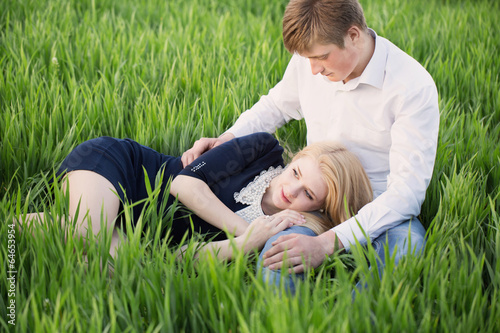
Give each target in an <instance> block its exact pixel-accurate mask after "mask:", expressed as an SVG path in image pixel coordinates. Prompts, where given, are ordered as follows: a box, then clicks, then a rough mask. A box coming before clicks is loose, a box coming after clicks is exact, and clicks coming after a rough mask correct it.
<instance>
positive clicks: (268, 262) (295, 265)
mask: <svg viewBox="0 0 500 333" xmlns="http://www.w3.org/2000/svg"><path fill="white" fill-rule="evenodd" d="M336 242H337V244H338V246H339V247H338V248H343V247H344V246H343V245H342V243H341V242H340V240H339V239H338V238H337V237H336V235H335V232H334V231H333V230H329V231H327V232H325V233H323V234H321V235H319V236H317V237H312V236H306V235H299V234H290V235H285V236H281V237H279V238H278V239H277V240H276V241H274V242H273V247H272V248H270V249H269V250H268V251H267V252H266V253H265V254H264V266H265V267H269V269H273V270H274V269H281V268H282V267H290V270H289V271H290V273H291V272H292V271H293V272H295V273H302V272H304V270H305V269H306V267H307V268H311V267H312V268H316V267H318V266H319V265H321V263H322V262H323V260H325V258H326V256H327V255H332V254H333V252H334V250H335V243H336ZM285 252H286V254H285ZM285 256H286V262H283V258H284V257H285ZM304 264H305V265H306V266H304Z"/></svg>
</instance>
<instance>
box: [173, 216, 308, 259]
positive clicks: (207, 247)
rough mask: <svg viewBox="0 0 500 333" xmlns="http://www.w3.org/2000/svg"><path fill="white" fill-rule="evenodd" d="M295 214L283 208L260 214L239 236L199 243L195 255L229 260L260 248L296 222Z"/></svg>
mask: <svg viewBox="0 0 500 333" xmlns="http://www.w3.org/2000/svg"><path fill="white" fill-rule="evenodd" d="M297 215H299V216H301V215H300V214H299V213H297V212H295V211H292V210H284V211H282V212H279V213H277V214H274V215H271V216H261V217H259V218H257V219H255V220H254V221H253V222H252V223H250V224H249V225H248V227H247V229H246V230H245V232H244V233H243V234H242V235H241V236H238V237H235V238H232V239H225V240H222V241H217V242H210V243H203V244H201V246H200V248H199V249H198V251H197V252H196V257H197V258H199V257H200V256H201V257H203V256H207V255H215V256H216V257H217V258H218V259H220V260H231V259H232V258H234V256H235V254H236V253H237V252H238V251H243V252H244V253H249V252H251V251H253V250H260V249H262V247H264V244H265V243H266V241H267V240H268V239H269V238H271V237H272V236H274V235H275V234H277V233H278V232H280V231H283V230H285V229H286V228H288V227H290V226H291V225H293V224H296V223H297ZM184 250H185V248H182V249H181V250H180V251H181V252H183V251H184ZM180 256H182V253H181V255H180Z"/></svg>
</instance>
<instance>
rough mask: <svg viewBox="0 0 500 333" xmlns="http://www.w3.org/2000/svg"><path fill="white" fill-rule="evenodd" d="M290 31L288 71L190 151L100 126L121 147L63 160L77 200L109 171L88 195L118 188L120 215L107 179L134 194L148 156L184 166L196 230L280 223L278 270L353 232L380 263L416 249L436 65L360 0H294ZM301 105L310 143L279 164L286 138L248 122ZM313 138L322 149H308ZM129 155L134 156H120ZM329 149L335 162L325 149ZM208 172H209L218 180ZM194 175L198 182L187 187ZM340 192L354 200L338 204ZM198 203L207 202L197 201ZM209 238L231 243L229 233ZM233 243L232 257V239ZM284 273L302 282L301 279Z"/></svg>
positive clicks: (107, 194)
mask: <svg viewBox="0 0 500 333" xmlns="http://www.w3.org/2000/svg"><path fill="white" fill-rule="evenodd" d="M283 40H284V44H285V47H286V48H287V49H288V50H289V51H290V52H291V53H292V54H293V56H292V59H291V60H290V63H289V65H288V67H287V69H286V71H285V74H284V76H283V79H282V80H281V81H280V82H279V83H278V84H277V85H276V86H275V87H274V88H272V89H271V90H270V91H269V93H268V95H266V96H263V97H262V98H261V99H260V101H258V102H257V103H256V104H255V105H254V106H253V107H252V108H251V109H249V110H247V111H246V112H244V113H243V114H242V115H241V116H240V117H239V119H238V120H237V121H236V123H235V124H234V126H232V127H231V128H230V129H229V130H227V132H225V133H224V134H222V135H221V136H220V137H219V138H203V139H200V140H198V141H197V142H196V143H195V144H194V146H193V148H191V149H190V150H188V151H187V152H185V153H184V155H183V156H182V158H181V159H175V158H167V157H164V156H163V155H159V154H158V153H156V152H152V151H150V150H148V149H147V148H145V147H139V146H138V145H137V144H135V143H133V142H130V141H116V140H112V139H98V140H97V141H96V142H95V143H90V145H92V146H93V145H94V144H96V146H97V147H101V146H102V145H104V147H111V146H112V147H120V148H113V149H111V150H112V152H110V151H109V149H107V148H96V149H95V150H96V151H98V153H96V154H97V155H100V157H99V161H102V163H105V164H107V165H108V166H106V167H105V168H103V169H102V170H101V169H99V168H98V167H97V166H95V167H94V169H93V171H92V170H91V171H89V170H88V169H86V170H79V171H71V170H77V169H79V168H80V167H76V168H73V167H72V165H71V163H66V162H65V164H63V167H62V168H63V169H65V168H66V169H67V170H68V171H71V172H68V173H67V176H66V178H65V179H66V180H67V181H68V183H69V185H70V191H73V189H75V190H78V192H77V193H76V195H73V196H74V197H75V200H76V201H78V199H79V198H80V196H82V195H83V196H82V198H85V196H87V197H88V198H89V199H94V198H95V195H94V194H87V193H86V192H85V191H82V190H79V189H80V188H81V189H86V188H88V186H87V185H88V184H91V183H96V184H97V183H99V184H100V186H101V189H100V190H98V191H97V192H98V194H99V195H101V196H103V197H101V198H100V199H99V200H87V202H89V203H88V206H87V208H88V209H89V210H90V211H96V212H100V207H101V205H102V202H103V200H105V202H106V203H108V202H109V203H110V204H109V205H108V204H106V205H105V208H106V210H107V214H106V216H107V217H108V221H110V222H108V223H111V224H113V219H114V217H115V216H116V215H117V212H118V211H119V206H120V204H119V200H117V198H116V197H115V196H114V195H113V194H112V191H110V190H109V189H110V188H115V190H116V191H117V192H118V193H120V191H119V188H120V186H119V185H118V184H121V185H122V186H123V187H124V188H125V190H126V195H127V198H128V199H129V200H130V199H132V200H136V199H137V200H138V199H140V198H135V196H136V193H140V191H138V190H137V188H140V187H141V186H143V185H142V184H141V183H140V182H141V175H142V173H141V171H140V169H141V168H142V166H141V164H140V163H145V164H147V165H148V166H145V168H146V169H147V168H148V167H150V168H151V169H149V170H152V171H151V172H150V171H149V170H148V175H150V176H151V175H154V174H155V172H154V171H155V170H156V171H157V170H159V169H160V168H165V170H168V171H167V174H170V175H177V174H178V176H177V177H175V178H174V181H173V183H172V187H171V194H172V195H179V199H180V200H181V201H183V202H184V203H185V204H186V206H188V207H190V208H191V209H193V211H194V213H195V214H196V216H197V218H196V226H197V228H198V229H197V230H199V231H200V232H213V231H214V230H216V231H217V230H227V231H229V232H232V233H234V234H235V235H237V236H238V237H240V236H241V238H239V239H240V240H245V239H249V240H252V242H253V241H254V239H253V238H252V237H255V238H259V242H256V243H259V244H257V245H258V246H257V245H255V244H250V245H251V246H250V245H249V248H250V247H259V246H261V245H262V244H261V242H263V240H264V239H265V238H266V237H268V236H270V235H273V234H274V236H273V237H272V238H271V239H270V240H269V241H268V242H267V243H266V244H265V246H264V249H263V251H262V252H261V258H260V264H261V265H262V266H263V267H264V270H265V273H266V274H265V276H266V278H268V279H269V281H271V283H274V282H277V281H279V280H280V269H281V267H284V266H283V265H288V266H287V267H292V270H293V272H295V273H302V272H303V271H304V269H305V268H306V267H317V266H318V265H320V264H321V263H322V262H323V260H324V259H325V257H326V256H327V255H331V254H332V253H333V252H334V248H335V245H336V244H339V245H340V246H341V247H343V248H344V249H345V250H346V251H349V249H350V247H351V245H352V244H355V242H356V240H357V241H359V242H360V243H361V244H366V243H367V242H372V244H373V245H374V248H375V250H376V251H377V253H378V255H379V259H380V260H379V262H378V265H379V272H382V270H383V267H384V259H385V257H386V256H385V254H384V249H385V248H387V250H388V251H389V255H391V256H392V255H393V254H395V258H396V259H395V260H396V263H397V262H398V261H399V259H400V258H401V257H402V256H404V255H406V254H408V253H411V252H416V253H419V252H420V251H421V249H422V248H423V246H424V244H425V238H424V236H425V229H424V228H423V226H422V224H421V223H420V221H419V220H418V219H417V218H416V217H417V216H418V215H419V213H420V207H421V205H422V202H423V201H424V198H425V192H426V190H427V187H428V185H429V182H430V179H431V177H432V171H433V167H434V160H435V154H436V148H437V136H438V130H439V109H438V95H437V89H436V86H435V83H434V81H433V79H432V77H431V76H430V75H429V73H427V71H426V70H425V69H424V68H423V67H422V66H421V65H420V64H419V63H418V62H417V61H416V60H414V59H413V58H411V57H410V56H409V55H407V54H406V53H404V52H403V51H401V50H400V49H399V48H398V47H397V46H395V45H394V44H392V43H391V42H390V41H388V40H387V39H385V38H383V37H380V36H378V35H377V34H376V33H375V31H373V30H372V29H369V28H368V27H367V24H366V22H365V18H364V13H363V10H362V8H361V5H360V4H359V3H358V1H357V0H291V1H290V3H289V4H288V6H287V8H286V10H285V14H284V18H283ZM292 119H305V122H306V126H307V141H308V144H309V145H310V148H308V149H306V153H305V155H299V157H297V158H296V159H295V160H294V161H293V162H292V164H291V165H290V166H288V168H286V169H285V170H284V171H281V169H280V168H279V166H280V163H282V161H281V157H279V158H278V157H277V156H281V149H280V148H278V146H277V143H276V142H275V141H274V145H276V147H275V148H276V151H275V152H272V151H273V149H269V148H264V146H267V144H264V143H263V142H267V143H269V144H271V143H270V142H273V139H272V138H271V137H270V136H268V135H264V134H255V135H250V136H247V135H249V134H252V133H258V132H267V133H272V132H274V131H275V129H276V128H278V127H281V126H282V125H284V124H285V123H287V122H288V121H290V120H292ZM234 138H236V139H234ZM324 140H331V141H335V142H340V143H341V144H342V145H343V146H344V147H346V148H347V149H348V150H349V152H346V151H345V150H344V149H345V148H340V147H338V146H336V147H331V146H329V144H327V145H326V146H321V147H323V148H317V146H316V145H317V142H320V141H324ZM252 141H256V142H258V143H257V144H256V146H257V148H256V147H253V148H249V147H250V146H251V143H250V142H252ZM97 143H99V145H97ZM242 145H243V146H242ZM248 145H249V146H248ZM271 145H273V144H271ZM254 146H255V144H254ZM214 147H215V148H214ZM212 148H213V149H212ZM317 149H318V153H315V154H312V153H311V152H309V151H316V150H317ZM77 150H78V148H77ZM82 150H84V151H85V152H87V151H88V150H87V149H86V148H85V149H83V148H82ZM207 150H208V152H206V153H205V154H203V155H202V153H204V152H205V151H207ZM226 150H228V151H230V152H229V153H228V152H226ZM262 151H264V152H262ZM334 151H335V152H334ZM337 151H343V152H345V157H342V158H340V157H338V156H337V155H336V154H337V153H336V152H337ZM218 152H220V155H219V153H218ZM258 152H260V154H259V153H258ZM209 153H210V154H209ZM137 154H138V155H139V156H140V157H141V158H139V159H138V158H137V157H136V156H137ZM226 154H227V155H226ZM200 155H201V156H200ZM352 155H354V156H356V157H357V158H358V159H359V161H360V162H361V165H362V166H363V168H364V170H363V169H361V168H360V167H359V168H358V167H357V165H358V161H357V160H356V159H355V158H354V157H353V156H352ZM130 156H133V157H130ZM151 156H152V157H151ZM213 156H215V157H213ZM225 156H228V158H224V157H225ZM273 156H274V157H273ZM300 156H303V157H300ZM333 156H337V157H333ZM70 158H71V155H70V156H69V157H68V159H70ZM93 159H94V158H89V161H88V162H89V163H92V160H93ZM126 159H130V161H128V163H129V164H132V165H134V167H135V169H134V168H132V169H130V168H129V167H128V166H127V167H124V166H122V165H123V164H122V163H123V161H122V160H126ZM211 159H214V161H212V162H210V160H211ZM332 159H333V160H335V162H334V163H333V162H327V161H330V160H332ZM99 161H97V162H95V163H96V164H99V163H98V162H99ZM117 161H119V162H117ZM181 163H182V166H184V167H185V168H182V166H181ZM151 165H152V166H151ZM108 168H111V169H112V170H115V171H108ZM130 170H135V171H134V172H131V171H130ZM170 170H173V171H170ZM181 170H182V171H181ZM262 172H263V173H262ZM280 172H282V173H281V174H280V175H279V176H276V175H277V174H278V173H280ZM365 172H366V174H367V175H368V178H369V181H370V183H371V187H372V188H371V190H370V188H369V186H368V184H366V181H365V179H366V175H365ZM261 173H262V174H261ZM116 175H119V177H115V176H116ZM256 176H258V177H257V178H255V177H256ZM142 178H143V177H142ZM221 181H222V183H219V182H221ZM201 183H204V184H205V185H206V186H208V187H209V188H210V186H212V188H211V190H210V191H208V190H207V189H206V187H205V186H202V185H199V184H201ZM268 183H269V184H268ZM268 185H269V186H268ZM184 188H187V189H188V191H190V192H189V193H187V194H185V193H181V192H182V190H183V189H184ZM106 189H108V190H107V191H106ZM367 192H368V193H367ZM371 194H373V200H370V199H371V198H372V197H371ZM71 195H72V192H70V196H71ZM344 198H345V200H346V202H347V204H348V211H344V210H343V204H340V203H343V201H344ZM165 200H168V199H165ZM193 203H197V204H200V203H203V204H204V205H201V207H194V206H192V204H193ZM92 205H96V206H92ZM211 208H216V209H213V210H212V209H211ZM95 209H97V210H95ZM298 211H302V212H311V211H312V212H314V214H313V215H311V216H312V217H313V218H315V222H307V224H302V225H301V222H303V220H302V216H301V214H299V213H298ZM214 212H215V213H214ZM96 214H97V213H96ZM91 215H92V214H91ZM268 215H269V216H271V217H272V218H266V216H268ZM302 215H304V214H302ZM98 216H100V215H98ZM98 216H97V217H96V219H95V220H97V221H99V217H98ZM198 218H199V219H198ZM92 221H93V222H92V223H96V222H94V219H92ZM249 222H251V224H250V225H248V223H249ZM341 222H342V223H341ZM84 224H85V223H83V224H82V227H83V228H85V225H84ZM291 224H293V226H292V227H290V228H289V226H290V225H291ZM304 226H305V227H304ZM308 226H309V228H308ZM313 226H314V230H312V229H313ZM175 227H177V226H175ZM287 228H288V229H287ZM258 230H265V232H263V233H264V234H265V235H264V236H263V237H262V238H260V236H259V237H257V236H255V235H256V232H257V231H258ZM183 231H185V230H183V229H182V228H181V231H180V232H181V233H183ZM259 232H260V231H259ZM252 234H253V235H254V236H252ZM175 235H176V232H174V237H175ZM316 235H317V236H316ZM365 235H366V236H368V237H365ZM225 242H227V241H225ZM247 243H250V242H249V241H247ZM212 244H214V245H212V246H213V247H216V248H218V249H221V251H220V252H219V253H222V254H224V251H222V250H223V249H224V246H226V245H227V244H226V243H224V241H223V242H221V243H217V244H218V245H215V244H216V243H212ZM224 244H226V245H224ZM226 247H227V246H226ZM228 251H229V253H226V254H227V257H230V255H231V254H230V247H229V248H228ZM285 252H286V262H284V258H285ZM285 283H287V286H288V287H289V288H290V289H292V290H293V287H294V283H293V280H292V279H288V280H287V281H285Z"/></svg>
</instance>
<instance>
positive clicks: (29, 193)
mask: <svg viewBox="0 0 500 333" xmlns="http://www.w3.org/2000/svg"><path fill="white" fill-rule="evenodd" d="M286 2H287V1H286V0H280V1H263V0H252V1H250V0H239V1H234V0H231V1H229V0H224V1H213V0H189V1H188V0H186V1H155V0H153V1H149V0H148V1H145V0H138V1H137V0H136V1H130V0H122V1H115V0H102V1H95V0H84V1H79V0H73V1H61V0H54V1H29V0H18V1H9V0H0V8H2V10H1V12H0V68H1V70H0V110H1V113H0V133H1V137H0V220H1V221H2V222H3V221H5V223H2V224H1V225H0V235H1V239H0V242H1V246H0V249H1V250H0V253H1V258H2V260H1V262H2V263H4V264H3V265H2V266H1V268H0V330H10V331H20V332H25V331H34V332H53V331H109V332H118V331H148V332H157V331H233V332H235V331H242V332H268V331H339V332H344V331H369V332H370V331H391V332H392V331H394V332H400V331H426V332H427V331H453V332H470V331H485V332H498V331H499V330H500V321H499V320H498V318H500V301H499V299H500V260H499V259H498V258H499V257H500V217H499V215H500V214H499V212H500V200H499V199H500V198H499V196H500V194H499V193H500V191H499V183H500V170H499V164H500V150H499V149H500V148H499V147H500V142H499V141H500V139H499V138H500V126H499V123H500V94H499V93H498V92H499V91H500V79H499V73H500V58H499V57H498V56H497V54H498V52H499V51H500V50H499V47H500V42H499V39H498V36H497V31H498V29H499V28H500V26H499V24H498V19H497V16H498V15H497V14H498V13H499V9H500V5H499V4H498V2H497V1H486V0H483V1H472V0H468V1H466V0H463V1H460V0H456V1H452V0H449V1H445V0H427V1H424V2H418V1H411V2H410V1H409V2H401V1H396V0H389V1H382V0H362V4H363V7H364V9H365V14H366V16H367V21H368V23H369V25H370V27H372V28H374V29H375V30H376V31H377V33H378V34H379V35H381V36H384V37H387V38H389V39H390V40H392V41H393V42H394V43H395V44H397V45H399V46H400V47H401V48H402V49H403V50H405V51H406V52H408V53H409V54H411V55H412V56H413V57H415V58H416V59H417V60H418V61H419V62H421V63H422V64H423V65H424V66H425V67H426V68H427V69H428V71H429V72H430V73H431V75H432V76H433V77H434V79H435V81H436V83H437V85H438V90H439V93H440V108H441V128H440V138H439V147H438V152H437V159H436V166H435V173H434V177H433V179H432V182H431V184H430V187H429V189H428V192H427V198H426V201H425V202H424V205H423V207H422V214H421V216H420V219H421V220H422V221H423V222H424V225H425V226H426V227H427V228H428V244H427V247H426V251H425V254H424V255H423V257H420V258H413V257H411V256H409V257H408V258H405V259H404V260H403V261H402V262H401V263H400V264H399V265H398V266H397V267H393V265H392V263H391V260H389V266H388V268H387V270H386V273H385V274H384V275H383V276H382V278H379V277H378V275H377V274H370V272H369V263H368V262H367V260H366V258H369V260H372V261H373V260H374V259H373V255H374V252H373V249H371V247H370V246H368V248H366V249H365V248H361V247H357V248H355V249H353V251H352V252H351V253H349V254H345V253H339V254H338V255H336V256H334V257H332V258H330V259H329V260H328V261H327V262H325V263H324V265H322V266H321V267H320V268H318V269H317V270H315V271H314V272H312V273H311V276H310V277H309V278H308V279H306V280H305V281H304V283H301V284H300V285H299V287H298V292H297V295H296V296H295V297H289V296H288V295H286V294H285V293H283V291H281V293H280V291H276V290H272V289H270V288H269V287H268V286H266V285H265V284H263V283H262V282H261V280H260V276H259V273H256V272H255V259H254V257H252V256H243V255H239V256H237V258H236V259H235V260H234V261H233V262H231V263H221V262H216V261H210V260H207V261H204V262H200V263H198V264H197V265H195V264H194V259H193V256H192V253H191V252H190V253H191V255H188V256H187V259H186V261H185V262H182V263H181V262H177V261H176V260H175V254H174V253H173V250H172V248H171V247H169V246H168V243H167V242H166V241H165V239H162V238H160V237H159V233H158V229H157V228H154V227H153V228H151V229H146V230H147V231H146V232H145V233H144V234H141V233H140V232H139V231H135V232H134V233H132V232H130V233H129V235H128V239H127V241H126V242H125V243H124V245H123V246H122V247H121V249H120V253H119V255H118V257H117V259H116V260H115V261H111V262H112V268H113V270H114V272H113V273H112V274H111V272H110V269H111V268H109V267H107V266H106V265H104V266H103V267H101V263H102V262H105V261H106V260H108V259H109V258H108V255H107V247H109V235H103V237H99V238H96V239H95V240H94V241H90V242H88V243H87V245H86V246H85V247H83V244H82V242H81V241H80V240H79V239H77V238H73V237H71V236H67V235H68V234H71V228H72V227H71V226H65V227H62V226H61V224H60V221H59V220H58V219H57V218H53V219H51V218H50V217H49V218H47V220H46V221H45V223H44V226H43V227H39V228H33V229H30V230H25V231H24V232H16V238H15V240H16V256H15V265H16V270H17V274H16V284H15V286H16V296H15V301H16V325H15V326H12V325H10V324H9V323H8V321H9V317H7V313H8V306H9V302H10V300H11V299H12V297H9V296H8V290H9V288H10V284H9V283H8V281H7V278H8V277H9V273H8V272H9V270H10V269H9V268H8V267H7V265H6V263H7V261H6V260H7V259H8V250H7V244H8V243H7V242H8V236H7V235H8V232H9V224H10V223H11V221H12V219H13V218H14V216H17V215H19V214H20V213H22V212H34V211H46V212H50V213H51V214H50V216H61V215H63V214H64V212H65V210H66V209H67V208H66V205H65V203H66V198H65V196H64V193H62V192H61V191H60V189H58V188H57V185H56V186H55V187H54V185H49V181H50V179H51V177H52V175H53V172H54V170H55V169H56V168H57V166H58V164H59V163H60V162H61V161H62V159H63V158H64V157H65V156H66V155H67V154H68V153H69V152H70V151H71V149H72V148H74V147H75V146H76V145H77V144H79V143H81V142H83V141H85V140H87V139H90V138H94V137H97V136H102V135H108V136H114V137H120V138H125V137H129V138H132V139H134V140H137V141H138V142H140V143H142V144H145V145H148V146H151V147H153V148H154V149H156V150H158V151H161V152H164V153H168V154H172V155H178V154H181V153H182V152H183V151H184V150H185V149H187V148H189V147H190V146H191V145H192V143H193V142H194V141H195V140H196V139H197V138H199V137H201V136H216V135H219V134H221V133H222V132H223V131H224V130H225V129H227V128H228V127H229V126H230V125H231V124H232V123H233V122H234V121H235V119H236V118H237V117H238V115H239V114H240V113H241V112H243V111H244V110H245V109H247V108H248V107H250V106H251V105H252V104H253V103H255V102H256V101H257V100H258V99H259V97H260V96H261V95H262V94H265V93H267V91H268V90H269V88H271V87H272V86H273V85H274V84H276V83H277V82H278V81H279V79H280V77H281V76H282V74H283V72H284V70H285V68H286V65H287V63H288V60H289V59H290V55H289V54H288V53H287V52H286V50H285V49H284V47H283V45H282V40H281V35H280V34H281V28H280V27H281V18H282V14H283V11H284V8H285V6H286ZM276 135H277V137H278V138H279V139H280V140H281V141H282V142H283V143H284V144H286V145H287V146H288V148H289V149H290V150H296V149H297V148H298V147H300V146H302V145H303V144H304V143H305V125H304V123H303V122H294V123H291V124H289V125H287V126H285V127H284V128H282V129H280V130H279V131H278V132H277V134H276ZM156 199H157V198H156V197H155V192H152V193H151V197H150V198H149V200H150V201H151V202H152V203H155V202H156V201H155V200H156ZM126 208H127V207H126ZM155 214H157V213H156V211H155V210H154V209H149V210H147V211H145V212H144V215H143V223H144V224H145V225H148V226H155V225H156V223H157V222H158V221H159V217H158V215H155ZM153 222H154V223H153ZM162 223H163V225H168V223H170V221H169V218H168V214H167V217H166V218H164V219H163V220H162ZM65 234H66V235H65ZM89 237H91V235H89ZM91 238H92V237H91ZM84 253H86V257H87V262H85V260H84ZM110 275H112V276H110ZM359 280H363V281H365V282H366V284H367V286H368V288H367V289H366V290H364V291H362V292H361V293H359V292H355V293H356V297H355V299H354V301H352V293H353V290H354V289H355V284H356V282H357V281H359Z"/></svg>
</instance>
